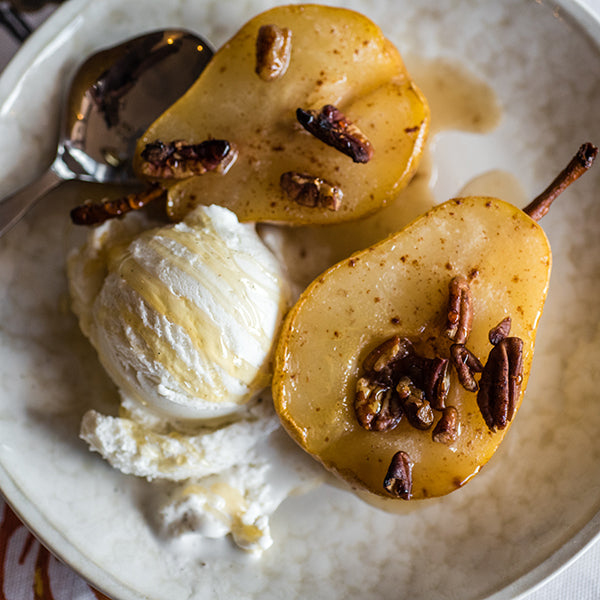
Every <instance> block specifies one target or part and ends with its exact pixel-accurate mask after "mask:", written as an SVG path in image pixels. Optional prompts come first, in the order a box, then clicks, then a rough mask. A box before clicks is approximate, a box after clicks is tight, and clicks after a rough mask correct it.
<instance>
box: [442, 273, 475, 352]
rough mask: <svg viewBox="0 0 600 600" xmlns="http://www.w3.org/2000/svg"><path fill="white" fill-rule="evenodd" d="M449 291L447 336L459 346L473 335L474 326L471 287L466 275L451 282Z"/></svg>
mask: <svg viewBox="0 0 600 600" xmlns="http://www.w3.org/2000/svg"><path fill="white" fill-rule="evenodd" d="M448 291H449V297H448V313H447V316H446V328H445V331H446V335H447V336H448V337H449V338H450V339H451V340H454V341H455V342H456V343H457V344H464V343H466V341H467V339H468V337H469V334H470V333H471V326H472V324H473V306H472V304H473V297H472V293H471V286H470V285H469V282H468V280H467V278H466V277H465V276H464V275H457V276H456V277H453V278H452V279H451V280H450V285H449V286H448Z"/></svg>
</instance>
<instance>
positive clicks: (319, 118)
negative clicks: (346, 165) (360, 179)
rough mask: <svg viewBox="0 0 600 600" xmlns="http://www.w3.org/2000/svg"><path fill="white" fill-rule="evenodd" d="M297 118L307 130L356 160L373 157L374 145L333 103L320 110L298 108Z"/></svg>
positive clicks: (363, 160) (360, 160) (367, 159)
mask: <svg viewBox="0 0 600 600" xmlns="http://www.w3.org/2000/svg"><path fill="white" fill-rule="evenodd" d="M296 118H297V119H298V122H299V123H300V125H302V127H304V129H306V131H308V132H309V133H312V135H314V136H315V137H316V138H317V139H319V140H321V141H322V142H324V143H325V144H327V145H328V146H332V147H333V148H335V149H336V150H339V151H340V152H342V153H343V154H346V155H347V156H349V157H350V158H351V159H352V160H353V161H354V162H356V163H366V162H369V161H370V160H371V158H372V157H373V146H372V145H371V142H369V140H368V139H367V137H366V136H365V134H364V133H363V132H362V131H361V130H360V129H359V128H358V127H357V126H356V125H354V123H352V122H351V121H349V120H348V119H347V118H346V117H345V116H344V114H343V113H342V112H341V111H340V110H338V109H337V108H336V107H335V106H333V105H332V104H326V105H325V106H324V107H323V108H322V109H321V110H320V111H317V110H303V109H302V108H298V109H297V110H296Z"/></svg>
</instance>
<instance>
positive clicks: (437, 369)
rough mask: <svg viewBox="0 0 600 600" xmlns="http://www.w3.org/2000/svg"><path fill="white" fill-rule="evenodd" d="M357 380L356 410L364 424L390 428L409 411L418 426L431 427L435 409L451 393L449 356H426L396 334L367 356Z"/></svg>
mask: <svg viewBox="0 0 600 600" xmlns="http://www.w3.org/2000/svg"><path fill="white" fill-rule="evenodd" d="M362 367H363V375H362V376H361V377H360V378H359V379H358V381H357V383H356V394H355V397H354V410H355V412H356V418H357V419H358V422H359V423H360V424H361V426H362V427H364V428H365V429H368V430H370V431H389V430H391V429H393V428H394V427H396V425H398V423H399V422H400V420H401V419H402V417H403V416H404V415H405V416H406V419H407V420H408V422H409V423H410V424H411V425H412V426H413V427H415V428H417V429H422V430H425V429H429V428H430V427H431V426H432V424H433V421H434V413H433V410H434V409H435V410H443V409H444V407H445V401H446V397H447V395H448V387H449V375H448V360H447V359H443V358H437V357H436V358H426V357H424V356H420V355H419V354H417V352H416V351H415V348H414V346H413V344H412V343H411V342H410V340H408V339H407V338H402V337H399V336H393V337H391V338H389V339H387V340H385V341H384V342H383V343H382V344H380V345H379V346H377V347H376V348H375V349H374V350H372V351H371V352H370V353H369V354H368V355H367V357H366V358H365V359H364V361H363V364H362Z"/></svg>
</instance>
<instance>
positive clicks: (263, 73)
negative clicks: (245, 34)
mask: <svg viewBox="0 0 600 600" xmlns="http://www.w3.org/2000/svg"><path fill="white" fill-rule="evenodd" d="M291 55H292V32H291V30H289V29H288V28H287V27H277V25H263V26H262V27H261V28H260V29H259V30H258V36H257V38H256V74H257V75H258V76H259V77H260V78H261V79H263V80H264V81H273V80H275V79H279V78H280V77H283V75H285V72H286V71H287V69H288V66H289V64H290V57H291Z"/></svg>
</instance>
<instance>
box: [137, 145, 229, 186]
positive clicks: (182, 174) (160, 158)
mask: <svg viewBox="0 0 600 600" xmlns="http://www.w3.org/2000/svg"><path fill="white" fill-rule="evenodd" d="M237 154H238V153H237V149H236V147H235V146H234V145H233V144H231V143H229V142H228V141H227V140H206V141H204V142H201V143H199V144H188V143H186V142H185V141H183V140H177V141H175V142H169V143H163V142H161V141H160V140H156V141H155V142H152V143H151V144H147V145H146V147H145V148H144V150H143V151H142V153H141V157H142V159H143V163H142V165H141V171H142V173H143V174H144V175H146V176H147V177H156V178H160V179H185V178H187V177H192V176H194V175H203V174H204V173H206V172H207V171H215V172H217V173H220V174H224V173H226V172H227V171H228V170H229V168H230V167H231V165H232V164H233V163H234V162H235V160H236V158H237Z"/></svg>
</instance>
